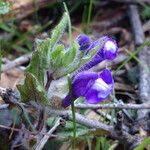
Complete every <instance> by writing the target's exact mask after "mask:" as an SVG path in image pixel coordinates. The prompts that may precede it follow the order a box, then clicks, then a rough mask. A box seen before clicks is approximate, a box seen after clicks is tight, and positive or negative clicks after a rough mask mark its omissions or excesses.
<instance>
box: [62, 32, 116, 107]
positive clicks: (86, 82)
mask: <svg viewBox="0 0 150 150" xmlns="http://www.w3.org/2000/svg"><path fill="white" fill-rule="evenodd" d="M77 41H78V44H79V50H80V51H86V54H88V53H89V51H90V50H91V49H93V48H94V47H96V46H97V45H98V44H99V42H100V41H101V40H100V39H97V40H95V41H93V42H92V40H91V39H90V38H89V37H88V36H87V35H84V34H82V35H79V36H78V38H77ZM117 54H118V46H117V43H116V41H115V40H114V39H112V38H109V37H107V36H104V37H103V38H102V45H101V48H100V49H99V50H98V52H97V53H96V55H95V56H94V57H93V58H92V59H91V60H90V62H88V63H87V64H85V65H84V66H82V67H81V68H80V69H79V71H78V74H77V75H75V76H74V77H73V80H72V91H73V97H74V99H77V98H79V97H84V98H85V102H86V103H90V104H97V103H99V102H101V101H102V100H105V99H106V98H107V97H108V96H109V95H110V94H111V92H112V89H113V86H114V80H113V77H112V74H111V72H110V71H109V70H108V69H105V70H103V71H102V72H101V73H100V74H99V73H96V72H89V71H87V70H88V69H90V68H91V67H93V66H95V65H97V64H98V63H100V62H102V61H103V60H105V59H109V60H113V59H114V58H116V56H117ZM69 105H70V95H69V94H68V95H67V96H66V97H65V99H64V100H63V101H62V106H63V107H67V106H69Z"/></svg>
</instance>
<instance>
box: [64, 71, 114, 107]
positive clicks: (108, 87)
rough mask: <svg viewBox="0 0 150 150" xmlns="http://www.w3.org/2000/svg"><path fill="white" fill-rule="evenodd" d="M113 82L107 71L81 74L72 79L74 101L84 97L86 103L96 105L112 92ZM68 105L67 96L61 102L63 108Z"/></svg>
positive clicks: (68, 98)
mask: <svg viewBox="0 0 150 150" xmlns="http://www.w3.org/2000/svg"><path fill="white" fill-rule="evenodd" d="M113 85H114V81H113V78H112V75H111V72H110V71H109V70H108V69H105V70H103V71H102V73H101V74H98V73H94V72H81V73H79V74H78V75H77V76H75V77H74V79H73V82H72V90H73V96H74V99H77V98H78V97H80V96H82V97H85V99H86V103H92V104H96V103H99V102H100V101H102V100H104V99H106V98H107V97H108V96H109V95H110V94H111V92H112V89H113ZM69 105H70V97H69V95H67V96H66V98H65V99H64V100H63V102H62V106H63V107H67V106H69Z"/></svg>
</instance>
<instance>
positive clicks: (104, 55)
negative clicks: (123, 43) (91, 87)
mask: <svg viewBox="0 0 150 150" xmlns="http://www.w3.org/2000/svg"><path fill="white" fill-rule="evenodd" d="M77 41H78V44H79V46H80V48H79V50H84V51H86V54H88V53H89V52H90V50H91V49H93V48H94V47H96V46H97V45H98V44H99V43H100V42H101V41H102V42H101V48H100V49H99V50H98V52H97V54H96V55H95V56H94V57H93V58H92V59H91V61H90V62H88V63H87V64H85V65H84V66H82V67H81V68H80V70H79V72H80V71H85V70H88V69H90V68H92V67H93V66H95V65H97V64H98V63H100V62H102V61H103V60H105V59H108V60H113V59H114V58H116V56H117V54H118V46H117V43H116V41H115V40H114V39H112V38H110V37H108V36H104V37H102V38H101V39H96V40H95V41H93V42H92V41H91V39H90V38H89V37H88V36H86V35H84V34H81V35H79V36H78V38H77Z"/></svg>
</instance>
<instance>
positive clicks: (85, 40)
mask: <svg viewBox="0 0 150 150" xmlns="http://www.w3.org/2000/svg"><path fill="white" fill-rule="evenodd" d="M77 42H78V44H79V46H80V47H79V50H81V51H82V50H87V49H88V48H89V47H90V45H91V39H90V38H89V37H88V36H87V35H85V34H80V35H79V36H78V37H77Z"/></svg>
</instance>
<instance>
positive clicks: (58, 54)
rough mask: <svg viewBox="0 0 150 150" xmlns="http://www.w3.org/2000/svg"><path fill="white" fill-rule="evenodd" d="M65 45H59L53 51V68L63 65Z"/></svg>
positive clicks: (51, 55)
mask: <svg viewBox="0 0 150 150" xmlns="http://www.w3.org/2000/svg"><path fill="white" fill-rule="evenodd" d="M63 51H64V46H63V45H60V44H59V45H57V47H56V48H55V50H54V51H53V52H51V54H50V58H51V60H50V61H51V66H52V68H54V69H55V68H57V67H60V66H61V65H62V58H63V57H64V52H63Z"/></svg>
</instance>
